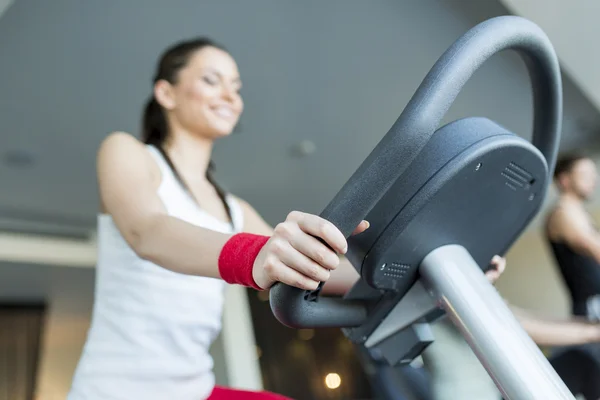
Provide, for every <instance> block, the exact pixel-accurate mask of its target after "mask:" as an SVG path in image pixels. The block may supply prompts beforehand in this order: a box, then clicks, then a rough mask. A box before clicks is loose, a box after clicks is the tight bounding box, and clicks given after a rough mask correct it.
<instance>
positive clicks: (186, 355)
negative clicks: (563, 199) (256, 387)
mask: <svg viewBox="0 0 600 400" xmlns="http://www.w3.org/2000/svg"><path fill="white" fill-rule="evenodd" d="M240 88H241V81H240V76H239V72H238V68H237V66H236V63H235V61H234V60H233V58H232V57H231V56H230V55H229V54H228V53H227V52H226V51H225V50H224V49H223V48H222V47H220V46H218V45H216V44H215V43H213V42H211V41H210V40H207V39H202V38H201V39H197V40H191V41H187V42H183V43H179V44H177V45H175V46H173V47H172V48H170V49H168V50H167V51H166V52H165V53H164V55H163V56H162V57H161V59H160V62H159V65H158V70H157V71H156V76H155V79H154V90H153V94H152V96H151V98H150V100H149V101H148V103H147V105H146V108H145V111H144V116H143V134H142V140H143V142H141V141H139V140H137V139H136V138H135V137H134V136H131V135H129V134H126V133H122V132H116V133H113V134H111V135H109V136H108V138H106V139H105V140H104V142H103V143H102V145H101V147H100V149H99V153H98V166H97V167H98V182H99V189H100V195H101V203H102V213H101V214H100V216H99V219H98V239H99V240H98V244H99V247H98V252H99V253H98V265H97V276H96V294H95V305H94V310H93V316H92V323H91V328H90V331H89V334H88V339H87V342H86V345H85V348H84V350H83V354H82V357H81V360H80V363H79V365H78V368H77V371H76V374H75V378H74V381H73V385H72V389H71V393H70V395H69V399H70V400H79V399H98V400H100V399H102V400H111V399H128V400H130V399H147V400H151V399H166V398H173V399H178V400H187V399H190V400H192V399H193V400H201V399H206V398H209V397H210V398H214V399H218V398H222V396H225V395H227V394H226V390H225V389H222V388H216V389H215V388H214V376H213V373H212V359H211V357H210V355H209V352H208V350H209V347H210V345H211V343H212V341H213V340H214V338H215V337H216V336H217V335H218V333H219V331H220V329H221V310H222V307H223V291H224V287H225V282H224V281H227V282H229V283H235V284H242V285H246V286H252V287H255V288H256V289H267V288H269V287H270V286H271V285H272V284H273V283H274V282H276V281H280V282H284V283H287V284H289V285H293V286H296V287H300V288H304V289H314V288H316V287H317V285H318V282H320V281H327V284H326V285H325V287H324V292H326V293H327V292H329V293H333V292H337V293H339V292H343V291H345V290H347V289H348V288H349V287H350V286H351V285H352V283H353V282H354V281H355V280H356V279H357V276H358V275H357V273H356V272H355V271H354V269H353V268H352V267H351V266H350V264H349V263H347V262H346V261H344V262H342V264H343V267H341V268H340V269H338V268H337V267H338V265H339V264H340V258H339V255H340V254H343V253H344V252H345V251H346V240H345V238H344V236H343V235H342V234H341V233H340V232H339V231H338V230H337V228H335V226H333V225H332V224H330V223H329V222H327V221H325V220H323V219H321V218H319V217H318V216H315V215H309V214H305V213H301V212H292V213H290V214H289V216H288V218H287V219H286V221H284V222H283V223H281V224H279V225H278V226H277V227H275V229H272V228H271V227H270V226H269V225H268V224H267V223H265V222H264V221H263V219H262V218H261V217H260V216H259V215H258V214H257V213H256V211H255V210H254V209H253V208H252V207H251V206H250V205H249V204H248V203H246V202H244V201H243V200H241V199H239V198H237V197H235V196H233V195H230V194H227V193H225V192H224V191H223V190H222V189H221V188H220V187H219V186H218V185H217V184H216V183H215V181H214V179H213V177H212V175H211V162H210V157H211V149H212V146H213V142H214V141H215V140H216V139H218V138H221V137H225V136H227V135H229V134H230V133H231V132H232V131H233V129H234V127H235V126H236V124H237V122H238V119H239V117H240V114H241V113H242V110H243V102H242V98H241V96H240V93H239V91H240ZM367 226H368V224H367V223H366V222H365V223H361V224H360V226H359V227H358V228H357V232H360V231H362V230H364V229H366V227H367ZM241 232H251V233H253V234H252V235H251V234H241ZM315 237H319V238H321V239H323V241H324V242H326V243H327V244H328V245H329V246H331V248H332V249H334V251H335V252H334V251H332V250H330V249H329V248H328V247H326V246H325V245H324V244H322V243H321V242H319V241H318V240H317V239H316V238H315ZM234 267H235V268H234ZM334 271H335V272H334ZM330 278H331V279H330ZM229 395H232V396H234V397H235V398H238V399H243V398H245V397H248V396H262V397H260V398H263V397H265V396H268V394H249V393H241V392H238V393H233V394H231V393H230V394H229Z"/></svg>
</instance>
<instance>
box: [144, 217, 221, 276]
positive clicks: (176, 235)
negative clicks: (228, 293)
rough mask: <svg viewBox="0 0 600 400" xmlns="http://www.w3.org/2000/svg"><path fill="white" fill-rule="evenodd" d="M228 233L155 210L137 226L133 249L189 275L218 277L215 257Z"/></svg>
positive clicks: (167, 266)
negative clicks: (145, 220) (139, 228)
mask: <svg viewBox="0 0 600 400" xmlns="http://www.w3.org/2000/svg"><path fill="white" fill-rule="evenodd" d="M230 237H231V235H228V234H223V233H219V232H216V231H213V230H209V229H204V228H201V227H198V226H195V225H192V224H190V223H187V222H185V221H183V220H181V219H178V218H175V217H171V216H169V215H166V214H158V215H156V216H155V217H152V219H151V220H149V221H148V223H147V224H146V226H145V227H144V228H143V229H142V230H141V233H140V235H139V239H138V240H137V243H136V245H135V246H133V247H134V250H135V251H136V253H137V254H138V255H139V256H140V257H142V258H144V259H146V260H148V261H151V262H153V263H155V264H157V265H160V266H161V267H163V268H166V269H169V270H172V271H175V272H179V273H183V274H189V275H198V276H205V277H210V278H220V274H219V267H218V260H219V254H220V253H221V249H222V248H223V246H225V243H226V242H227V240H229V238H230Z"/></svg>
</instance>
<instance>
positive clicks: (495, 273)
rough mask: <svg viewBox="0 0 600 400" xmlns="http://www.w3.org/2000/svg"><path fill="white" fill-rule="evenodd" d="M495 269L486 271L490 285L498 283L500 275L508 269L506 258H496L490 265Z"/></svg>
mask: <svg viewBox="0 0 600 400" xmlns="http://www.w3.org/2000/svg"><path fill="white" fill-rule="evenodd" d="M490 265H492V266H493V267H494V268H493V269H490V270H488V271H486V273H485V276H486V277H487V278H488V280H489V281H490V283H492V284H493V283H496V281H497V280H498V278H500V275H502V273H503V272H504V270H505V269H506V258H504V257H500V256H494V257H493V258H492V262H491V263H490Z"/></svg>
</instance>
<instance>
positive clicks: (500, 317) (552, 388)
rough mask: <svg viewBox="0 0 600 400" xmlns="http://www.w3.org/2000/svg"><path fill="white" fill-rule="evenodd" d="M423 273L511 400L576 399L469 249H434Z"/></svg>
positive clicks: (433, 293)
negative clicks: (489, 280)
mask: <svg viewBox="0 0 600 400" xmlns="http://www.w3.org/2000/svg"><path fill="white" fill-rule="evenodd" d="M419 271H420V273H421V277H422V280H423V283H424V284H425V286H426V287H427V289H429V290H430V291H431V294H432V295H433V296H435V298H436V299H437V300H438V301H439V303H440V305H441V306H442V307H443V308H444V309H445V311H446V313H447V315H448V317H449V318H450V319H451V320H452V322H453V323H454V324H455V325H456V326H457V328H458V329H459V330H460V331H461V332H462V334H463V336H464V337H465V339H466V341H467V342H468V343H469V345H470V346H471V348H472V349H473V351H474V353H475V354H476V355H477V357H478V358H479V361H480V362H481V363H482V365H483V366H484V368H485V369H486V370H487V371H488V373H489V374H490V376H491V378H492V379H493V380H494V382H495V383H496V386H498V389H499V390H500V391H501V392H502V394H503V396H504V398H505V399H506V400H566V399H568V400H574V397H573V395H572V394H571V392H570V391H569V389H567V387H566V386H565V384H564V383H563V381H562V380H561V379H560V378H559V376H558V375H557V373H556V372H555V371H554V369H553V368H552V366H551V365H550V363H549V362H548V360H547V359H546V357H544V355H543V354H542V352H541V351H540V349H539V348H538V347H537V345H536V344H535V343H534V342H533V340H531V338H530V337H529V335H527V333H526V332H525V331H524V330H523V328H522V327H521V325H520V324H519V322H518V321H517V319H516V318H515V317H514V315H513V314H512V312H511V311H510V309H509V307H508V306H507V304H506V303H505V302H504V300H503V299H502V297H500V295H499V293H498V292H497V291H496V289H495V288H494V287H493V286H492V285H491V284H490V283H489V282H488V280H487V279H486V277H485V275H484V273H483V272H482V271H481V269H480V267H479V266H478V265H477V263H476V262H475V260H473V258H472V257H471V255H470V254H469V252H468V251H467V250H466V249H465V248H464V247H462V246H458V245H448V246H443V247H440V248H438V249H436V250H434V251H432V252H431V253H430V254H429V255H427V257H425V259H424V260H423V262H422V264H421V266H420V267H419ZM457 367H460V366H457Z"/></svg>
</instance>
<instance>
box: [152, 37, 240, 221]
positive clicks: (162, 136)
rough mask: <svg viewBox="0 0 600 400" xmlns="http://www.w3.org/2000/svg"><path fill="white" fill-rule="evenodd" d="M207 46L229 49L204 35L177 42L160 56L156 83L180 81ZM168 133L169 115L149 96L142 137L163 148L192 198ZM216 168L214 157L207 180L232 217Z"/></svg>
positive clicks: (210, 163) (170, 165) (209, 166)
mask: <svg viewBox="0 0 600 400" xmlns="http://www.w3.org/2000/svg"><path fill="white" fill-rule="evenodd" d="M204 47H215V48H217V49H221V50H223V51H227V50H225V48H224V47H223V46H220V45H219V44H217V43H215V42H213V41H212V40H210V39H208V38H204V37H200V38H195V39H191V40H187V41H182V42H179V43H176V44H175V45H173V46H171V47H170V48H168V49H167V50H166V51H165V52H164V53H163V54H162V55H161V57H160V60H159V62H158V66H157V70H156V73H155V75H154V79H153V83H156V82H158V81H159V80H165V81H167V82H169V83H172V84H175V83H176V82H177V77H178V74H179V71H181V69H182V68H185V66H186V65H187V64H188V62H189V61H190V58H191V57H192V55H193V54H194V53H195V52H197V51H198V50H200V49H202V48H204ZM168 136H169V125H168V123H167V118H166V116H165V113H164V111H163V109H162V107H161V106H160V104H159V103H158V101H157V100H156V98H155V97H154V95H152V96H150V99H148V101H147V103H146V107H145V108H144V114H143V117H142V140H143V142H144V143H147V144H151V145H153V146H154V147H156V148H157V149H158V150H159V151H160V153H161V154H162V156H163V157H164V159H165V161H166V162H167V164H168V165H169V167H170V168H171V170H172V171H173V174H174V175H175V177H176V179H177V180H178V181H179V183H180V184H181V186H182V187H183V188H184V189H185V190H186V191H187V192H188V194H189V195H190V196H191V197H192V199H193V198H194V196H193V194H192V191H191V190H190V188H189V186H188V185H187V184H186V183H185V181H184V180H183V178H182V177H181V174H179V172H178V171H177V169H176V168H175V165H174V164H173V162H172V160H171V158H170V157H169V155H168V154H167V152H166V151H165V148H164V145H165V141H166V140H167V137H168ZM214 169H215V167H214V163H213V162H212V160H211V161H210V162H209V165H208V169H207V170H206V179H207V180H208V181H209V182H210V183H211V184H212V185H213V186H214V188H215V190H216V191H217V193H218V195H219V197H220V198H221V201H222V202H223V204H224V206H225V209H226V210H227V214H228V215H229V218H230V219H232V215H231V210H230V209H229V204H228V203H227V201H226V200H225V198H226V192H225V190H223V188H222V187H221V186H220V185H219V184H218V183H217V182H216V180H215V179H214V176H213V174H214Z"/></svg>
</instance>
